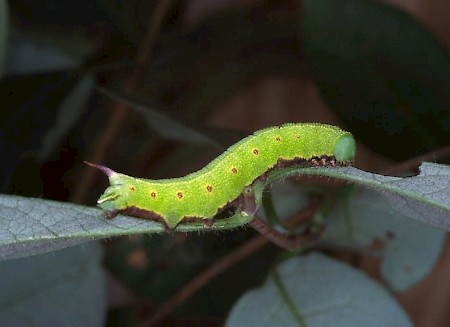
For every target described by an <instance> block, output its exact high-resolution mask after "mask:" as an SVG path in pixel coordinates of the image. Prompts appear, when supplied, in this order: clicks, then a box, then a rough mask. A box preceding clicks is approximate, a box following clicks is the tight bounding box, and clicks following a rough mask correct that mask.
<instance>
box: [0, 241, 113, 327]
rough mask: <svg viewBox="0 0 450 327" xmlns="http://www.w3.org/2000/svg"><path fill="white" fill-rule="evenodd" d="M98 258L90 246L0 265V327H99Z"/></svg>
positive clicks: (100, 278) (101, 301)
mask: <svg viewBox="0 0 450 327" xmlns="http://www.w3.org/2000/svg"><path fill="white" fill-rule="evenodd" d="M101 254H102V253H101V248H100V246H99V245H98V244H95V243H91V244H89V245H83V246H78V247H74V248H71V249H66V250H63V251H58V252H55V253H51V254H46V255H40V256H34V257H29V258H22V259H17V260H11V261H7V262H0V279H1V281H2V282H1V283H0V294H1V295H2V296H1V299H0V325H1V326H92V327H94V326H103V325H104V323H105V312H106V301H105V299H106V297H105V283H104V279H103V277H104V276H103V272H102V269H101V267H100V263H101V260H102V255H101Z"/></svg>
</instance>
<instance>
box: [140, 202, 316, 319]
mask: <svg viewBox="0 0 450 327" xmlns="http://www.w3.org/2000/svg"><path fill="white" fill-rule="evenodd" d="M318 205H319V201H311V203H310V204H309V205H308V206H307V207H306V208H305V209H304V210H303V211H302V212H301V213H300V214H298V215H296V216H294V217H292V218H291V219H288V220H287V221H286V225H287V226H289V227H294V226H296V225H298V224H299V223H302V222H304V221H306V220H309V219H310V218H311V217H312V216H313V214H314V212H315V211H316V209H317V207H318ZM267 244H269V240H268V239H267V238H266V237H264V236H262V235H261V236H256V237H254V238H252V239H251V240H249V241H247V242H245V243H244V244H243V245H241V246H239V247H238V248H237V249H235V250H234V251H233V252H231V253H230V254H227V255H225V256H223V257H222V258H220V259H219V260H217V261H216V262H214V263H213V264H212V265H211V266H209V267H208V268H206V269H205V270H203V271H202V272H200V273H199V274H198V275H197V276H196V277H194V278H193V279H191V280H190V281H189V282H187V283H186V284H185V285H184V287H183V288H182V289H181V290H180V291H179V292H177V293H176V294H174V295H173V296H171V297H170V298H169V299H168V300H167V301H166V302H165V303H164V304H163V306H161V307H160V308H159V310H158V311H156V312H154V313H152V314H151V315H150V317H149V318H147V319H145V320H144V321H143V322H142V323H141V324H139V327H151V326H155V325H156V324H157V323H158V322H159V321H161V320H162V319H164V318H165V317H167V316H168V315H169V314H170V313H171V312H172V311H174V310H175V308H177V307H178V306H180V305H181V304H183V303H184V302H186V301H187V300H188V299H189V298H191V297H192V296H193V295H194V294H195V293H197V292H198V291H199V290H200V289H202V288H203V287H204V286H205V285H207V284H208V283H209V282H210V281H211V280H212V279H213V278H215V277H217V276H218V275H220V274H221V273H223V272H224V271H226V270H228V269H229V268H231V267H232V266H233V265H235V264H237V263H238V262H240V261H241V260H243V259H245V258H247V257H249V256H250V255H252V254H253V253H255V252H256V251H258V250H260V249H262V248H263V247H264V246H266V245H267Z"/></svg>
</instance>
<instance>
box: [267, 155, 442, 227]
mask: <svg viewBox="0 0 450 327" xmlns="http://www.w3.org/2000/svg"><path fill="white" fill-rule="evenodd" d="M301 174H303V175H305V174H306V175H321V176H329V177H335V178H339V179H343V180H346V181H348V182H354V183H356V184H359V185H361V186H365V187H369V188H372V189H374V190H376V191H378V192H380V194H381V195H382V196H383V198H384V199H385V201H386V202H387V203H388V204H389V205H390V206H391V207H392V209H393V210H396V211H398V212H399V213H401V214H402V215H404V216H406V217H408V218H412V219H415V220H417V221H420V222H423V223H425V224H428V225H431V226H434V227H438V228H441V229H445V230H447V231H450V167H449V166H446V165H441V164H435V163H429V162H424V163H422V165H421V166H420V174H419V175H418V176H412V177H405V178H400V177H391V176H383V175H378V174H374V173H369V172H365V171H362V170H359V169H357V168H354V167H338V168H324V167H317V168H285V169H279V170H275V171H273V172H272V173H270V174H269V176H268V179H267V183H271V182H273V181H274V180H278V179H283V178H286V177H289V176H292V175H301Z"/></svg>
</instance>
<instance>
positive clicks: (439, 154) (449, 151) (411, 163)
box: [381, 145, 450, 175]
mask: <svg viewBox="0 0 450 327" xmlns="http://www.w3.org/2000/svg"><path fill="white" fill-rule="evenodd" d="M449 156H450V145H447V146H445V147H443V148H440V149H437V150H433V151H430V152H427V153H425V154H422V155H420V156H417V157H415V158H412V159H409V160H406V161H403V162H401V163H398V164H396V165H393V166H391V167H388V168H386V169H383V170H382V171H381V173H382V174H386V175H393V174H399V173H402V172H405V171H408V170H410V169H415V168H417V167H419V165H420V164H421V162H422V161H436V160H439V159H442V158H446V157H449Z"/></svg>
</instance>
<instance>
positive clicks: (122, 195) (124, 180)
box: [85, 161, 136, 218]
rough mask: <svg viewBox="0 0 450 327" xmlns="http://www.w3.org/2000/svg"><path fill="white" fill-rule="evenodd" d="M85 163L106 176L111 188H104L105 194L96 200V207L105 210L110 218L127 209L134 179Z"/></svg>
mask: <svg viewBox="0 0 450 327" xmlns="http://www.w3.org/2000/svg"><path fill="white" fill-rule="evenodd" d="M85 163H86V164H87V165H89V166H91V167H94V168H97V169H99V170H101V171H102V172H103V173H104V174H105V175H106V176H108V179H109V183H110V184H111V186H109V187H108V188H106V190H105V192H103V194H102V195H101V196H100V198H99V199H98V200H97V204H98V206H99V207H100V208H102V209H103V210H105V214H106V216H107V217H108V218H112V217H114V216H115V215H116V214H117V213H118V212H119V211H122V210H125V209H127V208H128V203H129V202H130V198H131V197H132V196H133V193H134V192H135V190H136V185H135V184H136V179H135V178H132V177H130V176H127V175H124V174H119V173H117V172H115V171H114V170H112V169H110V168H108V167H105V166H102V165H96V164H93V163H90V162H87V161H85Z"/></svg>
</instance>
